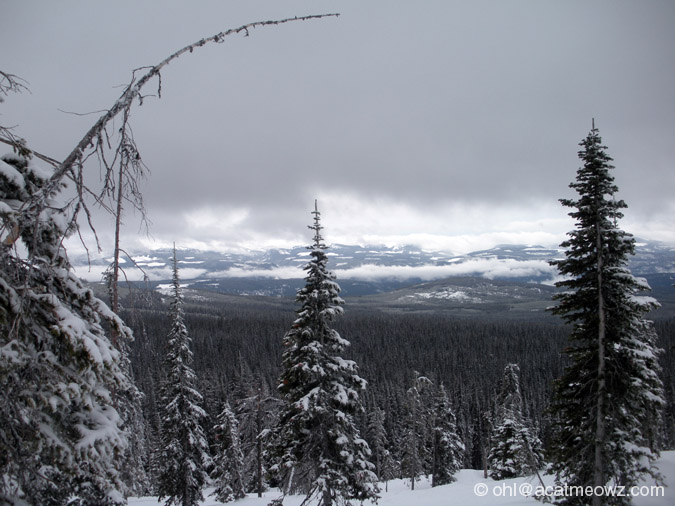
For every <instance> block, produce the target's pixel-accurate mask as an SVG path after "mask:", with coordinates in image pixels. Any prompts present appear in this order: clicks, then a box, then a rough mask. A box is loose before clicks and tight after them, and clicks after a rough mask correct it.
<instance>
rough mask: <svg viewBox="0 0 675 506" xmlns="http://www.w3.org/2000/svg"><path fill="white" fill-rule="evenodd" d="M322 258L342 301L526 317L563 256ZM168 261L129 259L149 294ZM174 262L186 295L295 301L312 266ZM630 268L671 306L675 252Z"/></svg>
mask: <svg viewBox="0 0 675 506" xmlns="http://www.w3.org/2000/svg"><path fill="white" fill-rule="evenodd" d="M327 253H328V255H329V268H330V269H331V270H332V271H333V272H335V274H336V275H337V277H338V281H339V284H340V286H341V287H342V293H343V295H344V296H345V297H356V296H375V295H377V294H382V296H381V297H379V299H377V300H379V302H378V303H384V304H385V305H388V306H391V307H399V306H405V307H409V308H414V307H421V305H426V306H429V305H432V306H433V305H434V304H438V303H442V304H443V305H444V307H451V306H453V305H455V306H457V307H461V308H468V307H474V306H475V307H478V308H485V307H487V306H485V304H486V303H488V302H489V303H490V304H497V305H499V304H502V305H504V304H507V305H509V304H511V305H512V306H514V307H519V308H525V310H526V311H529V310H536V311H539V310H541V309H542V307H543V306H542V304H543V302H542V303H541V304H535V307H529V306H528V304H530V303H532V302H534V301H535V300H539V299H541V300H542V301H550V296H551V294H552V292H553V291H554V288H553V287H552V285H553V282H554V281H555V279H556V276H557V272H556V271H555V269H554V268H552V267H551V266H550V265H549V263H548V262H549V261H550V260H552V259H555V258H562V257H563V252H562V250H559V249H548V248H544V247H541V246H533V245H512V244H509V245H500V246H496V247H494V248H491V249H488V250H482V251H475V252H472V253H469V254H466V255H451V254H448V253H445V252H439V251H428V250H422V249H419V248H416V247H413V246H406V247H386V246H365V247H364V246H353V245H343V244H335V245H332V246H331V247H330V248H329V249H328V250H327ZM172 255H173V252H172V251H171V250H168V249H165V250H155V251H152V252H147V253H141V254H138V255H136V256H135V257H134V261H135V262H136V264H137V265H138V266H139V267H140V268H142V269H143V271H144V272H145V273H146V274H147V275H148V277H149V278H150V280H151V281H150V284H151V287H152V288H155V289H158V290H160V291H161V290H162V289H166V288H168V285H167V281H168V280H169V279H170V278H171V259H172ZM177 257H178V262H179V268H180V275H181V279H182V281H183V286H184V287H186V288H188V287H189V288H190V289H194V290H200V291H202V290H206V291H211V292H219V293H224V294H236V295H248V296H281V297H286V296H293V295H295V293H296V291H297V289H298V288H300V287H301V286H302V282H303V281H302V278H303V277H304V271H303V270H302V268H303V267H304V265H305V264H306V263H307V261H308V259H309V251H308V250H307V248H304V247H297V248H292V249H285V250H282V249H270V250H266V251H245V252H241V253H219V252H213V251H200V250H188V249H184V250H178V251H177ZM73 263H74V264H75V265H78V264H80V265H82V264H83V263H84V259H75V260H74V262H73ZM106 266H107V264H106V261H105V260H100V261H98V262H94V263H92V265H91V269H90V270H91V272H92V273H95V272H96V271H98V270H100V271H101V272H102V271H103V270H104V269H105V267H106ZM124 266H125V268H126V269H127V271H128V274H131V271H133V270H134V267H133V266H132V265H131V262H129V261H126V262H125V264H124ZM630 268H631V270H632V272H633V273H634V274H635V275H638V276H642V277H645V278H647V280H648V281H649V282H650V284H651V285H652V288H653V289H654V292H653V295H654V296H655V297H656V298H657V299H659V300H661V299H664V298H665V299H666V300H668V301H670V300H671V299H672V302H673V303H675V289H674V288H673V287H672V285H673V283H675V248H672V247H669V246H665V245H662V244H659V243H654V242H647V241H639V242H638V243H637V248H636V255H635V257H633V258H632V259H631V262H630ZM137 274H138V273H137ZM136 278H138V275H136ZM132 279H133V278H132ZM443 280H445V281H443ZM535 285H536V286H535ZM507 287H508V289H507ZM397 291H398V292H400V293H398V292H397ZM397 293H398V295H397ZM392 294H393V295H392ZM514 304H515V305H514ZM500 307H501V306H500Z"/></svg>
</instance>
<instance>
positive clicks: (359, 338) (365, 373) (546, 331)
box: [122, 288, 675, 491]
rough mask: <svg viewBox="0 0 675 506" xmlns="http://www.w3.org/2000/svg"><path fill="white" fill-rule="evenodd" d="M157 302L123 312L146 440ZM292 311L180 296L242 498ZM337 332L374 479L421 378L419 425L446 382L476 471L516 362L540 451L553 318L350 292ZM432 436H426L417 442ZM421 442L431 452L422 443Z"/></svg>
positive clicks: (666, 372)
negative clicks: (352, 369)
mask: <svg viewBox="0 0 675 506" xmlns="http://www.w3.org/2000/svg"><path fill="white" fill-rule="evenodd" d="M165 302H166V301H165V299H164V298H163V297H162V296H161V295H160V294H159V293H157V292H151V291H144V290H143V289H141V288H139V289H135V290H134V291H132V292H131V295H129V296H128V297H127V298H126V299H124V303H123V307H124V308H125V309H124V311H123V313H122V315H123V317H124V318H125V321H127V322H129V324H130V325H131V327H132V328H133V330H134V335H135V341H134V342H133V343H131V350H130V356H131V362H132V369H133V374H134V377H135V380H136V382H137V384H138V386H139V388H140V389H141V390H142V392H143V393H144V394H145V398H144V401H143V409H144V413H145V417H146V419H147V420H148V430H149V431H150V432H151V434H150V435H149V436H150V437H149V439H148V440H149V441H156V440H157V431H158V430H159V427H158V423H159V414H158V406H157V392H158V388H159V385H160V384H161V381H162V374H163V372H162V360H163V357H164V354H165V347H166V339H167V333H168V331H169V318H168V311H169V308H168V305H167V304H166V303H165ZM294 309H296V308H295V305H294V303H293V300H292V299H281V298H273V297H270V298H269V299H268V300H265V298H262V297H249V298H247V297H244V296H241V297H237V296H224V297H222V298H221V299H220V300H217V299H216V300H214V298H213V297H200V296H199V295H198V292H193V293H192V296H191V297H187V298H186V324H187V326H188V329H189V332H190V335H191V337H192V339H193V351H194V356H195V362H194V369H195V372H196V373H197V378H198V385H199V390H200V392H201V393H202V395H203V396H204V408H205V409H206V411H207V412H208V413H209V415H210V416H211V417H212V418H215V416H216V415H217V414H218V413H219V412H220V409H221V408H222V405H223V404H224V403H225V402H226V401H227V402H229V403H230V404H231V405H232V406H233V407H235V411H236V412H237V416H238V418H239V420H240V423H241V424H242V431H241V434H240V436H241V438H242V447H243V448H244V449H245V453H247V455H246V459H245V460H246V461H247V462H248V470H249V472H248V474H249V475H248V476H247V478H248V483H249V487H248V488H249V491H254V490H255V484H254V477H255V473H254V469H255V465H254V464H255V457H256V456H255V452H256V437H257V436H258V434H257V433H256V430H255V425H254V419H255V404H254V403H255V402H257V401H258V396H260V395H262V398H263V399H275V401H271V402H270V401H268V402H267V403H265V404H264V406H263V409H264V411H265V428H269V426H271V425H272V424H273V423H274V417H275V412H276V409H277V408H278V402H277V401H276V399H277V393H276V391H277V384H278V381H279V366H280V357H281V353H282V348H283V347H282V338H283V336H284V334H285V332H286V331H287V330H288V328H289V327H290V326H291V324H292V322H293V320H294V317H295V314H294ZM655 324H656V330H657V333H658V335H659V343H658V344H659V347H660V348H662V349H663V350H664V352H663V354H662V355H661V357H660V362H661V365H662V377H663V382H664V387H665V392H666V398H667V401H668V405H667V409H666V412H664V421H665V423H664V424H663V426H662V433H661V435H660V437H661V438H662V439H661V443H662V448H664V449H670V448H673V447H674V444H675V410H674V409H673V402H672V400H673V396H674V392H675V374H674V373H675V322H673V320H672V319H661V320H656V322H655ZM335 327H336V329H337V330H339V332H340V335H342V336H343V337H344V338H345V339H348V340H349V341H350V342H351V347H350V348H348V352H347V354H346V355H347V356H348V357H349V358H351V359H353V360H354V361H356V363H358V364H359V366H360V367H359V370H360V374H361V376H362V377H364V378H365V379H366V380H367V381H368V387H367V389H366V391H365V394H364V395H363V402H364V407H365V411H364V414H363V415H362V416H361V417H360V418H359V419H358V420H357V422H358V424H359V426H360V432H361V434H362V435H364V437H365V438H366V439H367V440H369V443H370V444H371V448H373V441H372V440H371V436H372V434H373V429H372V427H371V425H372V420H369V414H372V413H374V412H376V411H378V410H377V409H376V408H379V409H381V410H383V413H384V419H383V425H384V430H385V433H386V435H387V448H386V450H388V452H390V454H391V458H392V461H391V467H390V469H389V470H388V471H387V473H385V475H384V476H381V477H380V478H381V479H387V478H389V479H391V478H394V477H401V476H404V475H405V469H404V466H402V465H401V462H402V461H403V460H404V456H403V455H402V452H403V449H404V441H403V439H404V438H405V433H406V423H407V416H408V415H409V413H408V410H409V403H408V390H409V389H410V388H411V387H412V386H413V384H414V382H415V380H416V378H417V377H418V376H420V375H421V376H424V377H427V378H429V379H430V380H431V385H430V387H429V388H428V389H426V390H424V391H423V392H422V396H423V409H424V410H426V413H427V416H426V419H427V420H428V421H430V420H431V415H430V414H429V413H430V411H431V410H432V408H433V398H434V392H435V390H436V389H437V388H438V387H439V386H440V385H441V384H442V385H444V387H445V390H446V392H447V394H448V397H449V398H450V402H451V405H452V408H453V410H454V412H455V416H456V419H457V429H458V433H459V435H460V437H461V439H462V442H463V443H464V446H465V452H464V461H463V464H462V465H463V467H465V468H473V469H483V466H484V464H485V457H486V453H487V451H488V450H489V448H490V434H491V429H492V427H491V420H492V418H493V417H494V415H495V410H496V408H497V406H496V400H497V396H498V391H499V388H500V381H501V378H502V373H503V370H504V367H505V365H506V364H508V363H517V364H518V365H519V366H520V373H521V375H520V382H521V389H522V397H523V405H524V415H525V417H526V418H527V419H529V420H530V421H531V424H532V426H533V427H535V430H536V431H537V433H538V435H539V437H540V438H541V440H542V442H543V443H544V446H546V445H547V443H548V441H549V439H548V436H549V431H550V428H551V427H550V426H551V421H550V416H549V414H548V411H547V408H548V405H549V401H550V395H551V389H552V385H553V381H554V380H555V379H556V378H558V377H560V374H561V372H562V368H563V365H564V363H565V358H564V355H563V349H564V348H565V347H566V346H567V344H566V343H567V338H568V333H569V329H568V328H567V327H566V326H565V325H564V324H563V323H562V322H561V321H560V320H559V319H558V318H557V317H555V316H553V315H545V316H538V317H536V318H534V319H532V320H530V321H522V320H509V319H508V318H504V319H494V318H491V319H488V318H481V317H474V318H464V319H461V318H456V317H452V316H448V315H444V314H442V313H438V312H434V311H426V312H425V311H421V312H419V311H418V312H412V311H411V312H405V311H396V312H393V311H379V310H377V309H372V308H369V309H368V310H362V309H360V308H359V307H358V297H357V298H355V299H354V301H353V303H352V302H351V301H350V299H346V304H345V314H344V316H343V317H342V318H341V319H339V320H338V321H336V324H335ZM207 426H208V424H207ZM430 430H431V428H430V427H428V428H427V429H426V433H427V435H428V434H430ZM153 433H154V434H153ZM426 444H427V446H428V448H427V450H428V451H429V452H430V451H431V440H427V441H426ZM150 450H151V453H152V450H153V449H150ZM154 451H157V449H156V448H155V449H154ZM151 453H150V455H151ZM150 460H151V459H150V458H148V462H147V465H148V466H151V462H150ZM431 464H432V462H431V460H430V459H427V460H426V462H425V466H426V467H425V469H424V470H423V471H422V472H425V473H429V472H430V466H431ZM149 470H150V469H149Z"/></svg>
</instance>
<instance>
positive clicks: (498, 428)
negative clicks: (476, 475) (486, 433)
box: [488, 364, 544, 480]
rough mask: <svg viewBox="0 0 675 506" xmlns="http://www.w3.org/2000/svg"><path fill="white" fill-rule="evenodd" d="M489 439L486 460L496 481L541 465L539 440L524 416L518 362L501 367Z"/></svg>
mask: <svg viewBox="0 0 675 506" xmlns="http://www.w3.org/2000/svg"><path fill="white" fill-rule="evenodd" d="M490 441H491V444H492V447H491V448H490V453H489V455H488V462H489V465H490V477H491V478H494V479H495V480H503V479H506V478H515V477H517V476H525V475H527V474H531V473H535V472H536V471H537V470H539V469H541V467H542V466H543V463H544V456H543V454H542V451H541V442H540V441H539V438H538V437H537V435H536V434H535V432H534V430H533V428H532V427H530V424H529V423H528V422H527V420H525V417H524V416H523V398H522V395H521V393H520V367H518V364H506V367H505V368H504V376H503V378H502V384H501V387H500V390H499V395H498V397H497V410H496V413H495V416H494V422H493V429H492V435H491V438H490Z"/></svg>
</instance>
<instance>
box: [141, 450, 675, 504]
mask: <svg viewBox="0 0 675 506" xmlns="http://www.w3.org/2000/svg"><path fill="white" fill-rule="evenodd" d="M659 469H660V471H661V474H663V476H664V477H665V485H666V487H665V488H663V489H661V490H658V489H652V487H654V484H653V483H651V482H645V483H644V487H642V488H641V490H639V491H637V492H640V493H641V494H642V495H641V496H639V497H634V499H633V504H634V505H635V506H672V505H673V504H675V493H674V492H673V489H672V486H673V485H675V451H669V452H663V453H662V455H661V460H660V461H659ZM456 477H457V481H456V482H454V483H452V484H450V485H445V486H442V487H436V488H431V483H430V482H429V481H428V480H425V479H422V480H421V481H419V482H417V483H416V484H415V490H410V482H409V481H407V480H394V481H390V482H389V485H388V491H386V492H385V491H384V486H383V487H382V493H381V495H382V498H381V499H380V500H379V501H378V505H379V506H411V505H415V506H447V505H449V504H458V505H461V506H490V505H510V506H535V505H538V504H542V503H540V502H537V501H535V500H534V499H532V498H531V497H527V496H525V495H524V493H526V492H528V490H530V489H532V490H535V489H536V488H537V487H538V486H539V481H538V479H537V478H536V477H529V478H516V479H512V480H503V481H493V480H490V479H488V480H485V479H483V472H482V471H474V470H470V469H465V470H462V471H460V472H459V473H458V474H457V475H456ZM544 483H545V484H546V485H552V483H553V480H552V478H551V477H550V476H545V477H544ZM211 492H212V489H208V490H206V493H205V495H206V494H208V493H211ZM276 497H279V494H278V492H277V491H270V492H267V493H266V494H265V496H264V497H261V498H259V497H257V496H256V495H255V494H252V495H249V496H248V497H247V498H245V499H241V500H239V501H236V502H234V503H229V504H232V505H236V506H266V505H267V504H269V502H270V501H271V500H272V499H274V498H276ZM303 499H304V497H303V496H289V497H287V498H286V499H285V500H284V505H285V506H298V505H299V504H300V503H301V502H302V500H303ZM156 504H157V498H156V497H139V498H130V499H129V505H130V506H150V505H156ZM221 504H223V503H220V502H218V501H216V500H214V499H213V498H212V497H207V498H206V500H205V501H204V502H203V503H202V505H203V506H220V505H221Z"/></svg>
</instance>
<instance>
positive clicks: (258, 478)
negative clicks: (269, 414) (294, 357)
mask: <svg viewBox="0 0 675 506" xmlns="http://www.w3.org/2000/svg"><path fill="white" fill-rule="evenodd" d="M261 397H262V389H261V388H260V387H258V406H257V412H256V432H257V433H258V437H257V438H256V439H257V441H256V460H257V464H258V465H257V469H256V485H257V488H258V497H262V493H263V483H262V439H261V438H260V433H261V432H262V406H261V403H260V398H261Z"/></svg>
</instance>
